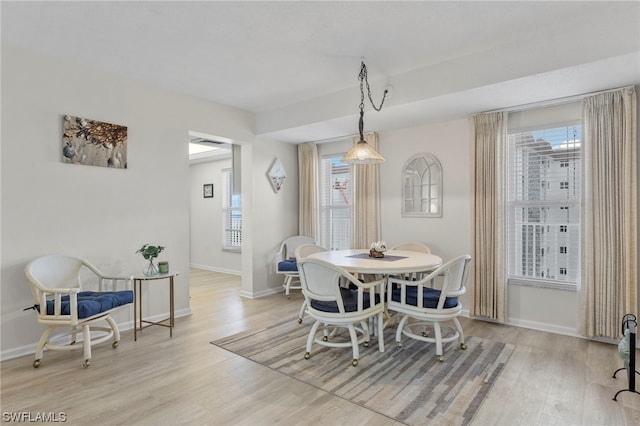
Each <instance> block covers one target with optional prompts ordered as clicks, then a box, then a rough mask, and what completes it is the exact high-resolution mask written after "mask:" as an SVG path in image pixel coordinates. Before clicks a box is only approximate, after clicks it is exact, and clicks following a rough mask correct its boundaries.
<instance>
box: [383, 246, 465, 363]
mask: <svg viewBox="0 0 640 426" xmlns="http://www.w3.org/2000/svg"><path fill="white" fill-rule="evenodd" d="M470 262H471V256H469V255H463V256H459V257H457V258H455V259H453V260H450V261H449V262H447V263H445V264H444V265H442V266H440V267H439V268H437V269H436V270H435V271H433V272H431V273H430V274H428V275H426V276H424V277H422V278H421V279H419V280H417V281H413V280H404V279H400V278H389V282H388V290H387V308H388V309H389V310H390V311H394V312H397V313H398V314H400V315H401V319H400V322H399V323H398V328H397V329H396V342H397V344H398V347H402V336H403V335H405V336H407V337H410V338H412V339H416V340H421V341H423V342H431V343H435V344H436V355H437V356H438V360H440V361H444V356H443V351H442V344H443V343H446V342H452V341H455V340H458V342H459V344H460V348H461V349H463V350H464V349H466V345H465V343H464V333H463V331H462V326H461V325H460V321H458V318H457V317H458V316H460V314H461V313H462V303H460V300H459V297H460V296H462V295H463V294H464V293H465V292H466V284H467V281H468V280H469V263H470ZM438 277H442V279H443V283H442V288H441V289H436V288H431V284H432V281H433V280H435V279H436V278H438ZM446 321H452V322H453V324H454V326H455V327H451V326H449V325H446V324H442V323H444V322H446ZM429 327H431V328H433V330H432V331H433V336H432V337H431V336H429V334H428V333H427V332H426V329H427V328H429ZM443 329H444V331H445V332H448V334H447V335H443ZM430 331H431V330H430Z"/></svg>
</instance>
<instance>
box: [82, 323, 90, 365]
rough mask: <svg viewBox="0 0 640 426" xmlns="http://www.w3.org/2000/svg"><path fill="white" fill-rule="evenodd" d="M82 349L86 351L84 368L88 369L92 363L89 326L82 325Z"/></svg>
mask: <svg viewBox="0 0 640 426" xmlns="http://www.w3.org/2000/svg"><path fill="white" fill-rule="evenodd" d="M82 347H83V349H84V363H83V364H82V366H83V367H84V368H87V367H88V366H89V364H90V363H91V328H90V327H89V324H83V325H82Z"/></svg>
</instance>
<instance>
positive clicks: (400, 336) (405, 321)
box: [396, 315, 409, 348]
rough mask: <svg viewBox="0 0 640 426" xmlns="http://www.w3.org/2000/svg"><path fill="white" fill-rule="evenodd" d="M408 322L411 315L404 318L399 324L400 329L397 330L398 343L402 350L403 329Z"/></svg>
mask: <svg viewBox="0 0 640 426" xmlns="http://www.w3.org/2000/svg"><path fill="white" fill-rule="evenodd" d="M408 320H409V315H405V316H403V317H402V319H401V320H400V322H399V323H398V327H397V328H396V343H397V344H398V347H400V348H401V347H402V329H403V328H404V326H405V324H406V323H407V321H408Z"/></svg>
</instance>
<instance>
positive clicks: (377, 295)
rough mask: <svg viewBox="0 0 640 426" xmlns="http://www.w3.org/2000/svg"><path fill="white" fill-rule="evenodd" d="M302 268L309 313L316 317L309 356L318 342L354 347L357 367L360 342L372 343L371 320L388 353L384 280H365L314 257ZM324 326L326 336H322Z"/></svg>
mask: <svg viewBox="0 0 640 426" xmlns="http://www.w3.org/2000/svg"><path fill="white" fill-rule="evenodd" d="M298 269H299V270H300V282H301V284H302V294H303V295H304V297H305V301H306V304H307V312H308V313H309V316H310V317H311V318H313V319H314V320H315V322H314V323H313V325H312V326H311V330H310V331H309V335H308V337H307V346H306V352H305V356H304V357H305V359H309V358H310V357H311V348H312V346H313V344H314V343H317V344H319V345H323V346H328V347H351V348H352V353H353V359H352V362H351V364H352V365H353V366H354V367H355V366H357V365H358V358H359V356H360V351H359V345H360V344H364V346H365V347H367V346H369V339H370V332H369V323H371V324H374V326H375V327H376V332H375V333H374V334H375V335H377V336H378V350H379V351H380V352H384V339H383V333H382V332H383V312H384V291H385V280H384V279H381V280H377V281H372V282H368V283H363V282H360V281H358V279H357V278H356V277H355V276H353V275H352V274H350V273H349V272H347V271H346V270H345V269H343V268H341V267H339V266H336V265H334V264H332V263H329V262H326V261H324V260H320V259H314V258H312V257H306V258H301V259H300V260H299V261H298ZM372 320H373V321H372ZM321 326H322V338H318V337H316V334H317V333H318V329H319V328H320V327H321ZM339 329H347V330H348V332H349V340H346V339H342V336H341V335H340V334H339V333H337V330H339Z"/></svg>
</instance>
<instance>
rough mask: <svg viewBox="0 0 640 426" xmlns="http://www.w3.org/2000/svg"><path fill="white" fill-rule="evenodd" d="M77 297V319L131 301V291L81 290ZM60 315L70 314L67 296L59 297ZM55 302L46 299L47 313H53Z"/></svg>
mask: <svg viewBox="0 0 640 426" xmlns="http://www.w3.org/2000/svg"><path fill="white" fill-rule="evenodd" d="M77 298H78V319H84V318H89V317H92V316H94V315H98V314H101V313H103V312H107V311H110V310H111V309H113V308H117V307H118V306H123V305H127V304H129V303H132V302H133V291H131V290H123V291H81V292H80V293H78V295H77ZM61 301H62V303H61V304H60V307H61V312H60V314H61V315H71V309H70V307H69V296H63V297H62V298H61ZM54 309H55V303H54V301H53V300H49V301H47V315H54Z"/></svg>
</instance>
